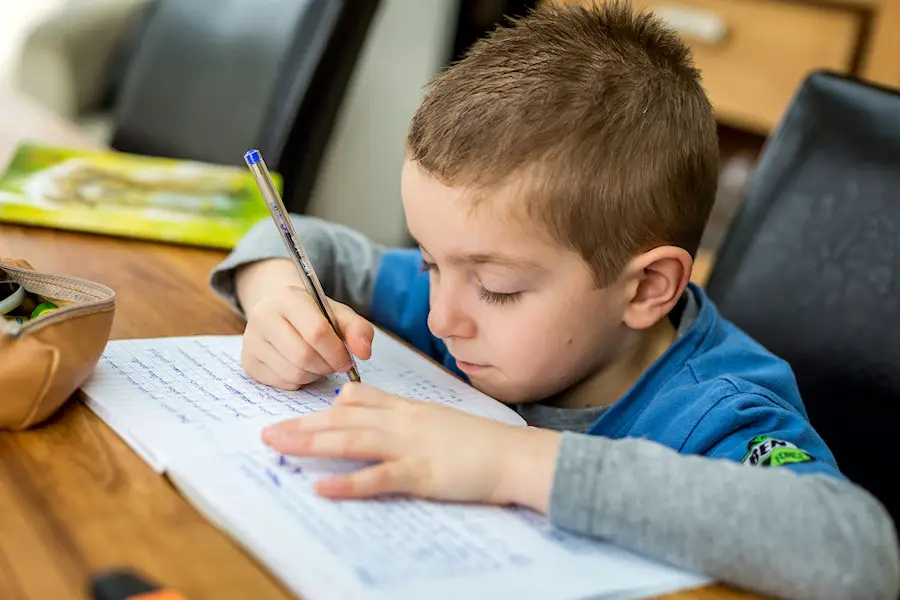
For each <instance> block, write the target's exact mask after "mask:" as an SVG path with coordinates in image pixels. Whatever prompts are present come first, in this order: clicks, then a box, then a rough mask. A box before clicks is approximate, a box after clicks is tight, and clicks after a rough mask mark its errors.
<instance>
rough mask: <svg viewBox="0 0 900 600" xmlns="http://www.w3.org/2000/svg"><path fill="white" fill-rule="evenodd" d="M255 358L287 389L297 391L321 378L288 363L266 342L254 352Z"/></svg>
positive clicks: (316, 374)
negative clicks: (284, 384)
mask: <svg viewBox="0 0 900 600" xmlns="http://www.w3.org/2000/svg"><path fill="white" fill-rule="evenodd" d="M256 358H257V359H258V360H259V361H260V363H262V364H263V366H265V367H266V368H268V369H269V370H270V371H272V373H274V374H275V376H276V377H277V378H279V379H280V380H281V381H283V382H286V383H287V385H289V386H290V387H289V388H285V389H297V388H299V387H300V386H302V385H306V384H307V383H310V382H312V381H316V380H317V379H319V378H320V377H321V375H319V374H318V373H313V372H310V371H307V370H306V369H304V368H302V367H301V366H298V365H297V364H295V363H292V362H290V361H288V360H287V359H286V358H285V357H284V356H282V355H281V353H280V352H278V350H276V349H275V346H273V345H272V344H271V343H269V342H268V341H263V343H262V344H260V345H259V347H258V348H257V350H256Z"/></svg>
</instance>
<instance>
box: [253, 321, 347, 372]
mask: <svg viewBox="0 0 900 600" xmlns="http://www.w3.org/2000/svg"><path fill="white" fill-rule="evenodd" d="M265 339H266V341H268V342H270V343H271V344H272V346H274V347H275V349H276V350H277V351H278V353H279V354H281V356H283V357H284V358H285V359H286V360H287V361H288V362H289V363H291V364H293V365H296V366H298V367H300V368H301V369H303V370H304V371H309V372H311V373H316V374H318V375H328V374H330V373H334V369H332V368H331V366H330V365H329V364H328V362H326V360H325V359H324V358H322V357H321V356H320V355H319V353H318V352H316V351H315V350H314V349H313V347H312V346H310V345H309V344H308V343H307V342H306V340H304V339H303V336H301V335H300V333H299V332H298V331H297V330H296V329H294V326H293V325H291V323H290V321H288V320H287V319H286V318H284V317H280V319H279V322H278V326H276V327H270V328H269V330H268V331H266V332H265Z"/></svg>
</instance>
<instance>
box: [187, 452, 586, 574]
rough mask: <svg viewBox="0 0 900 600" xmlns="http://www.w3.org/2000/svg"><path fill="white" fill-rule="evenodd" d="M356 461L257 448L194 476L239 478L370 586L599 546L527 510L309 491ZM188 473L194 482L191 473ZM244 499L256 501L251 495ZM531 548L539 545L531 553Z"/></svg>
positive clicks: (482, 569)
mask: <svg viewBox="0 0 900 600" xmlns="http://www.w3.org/2000/svg"><path fill="white" fill-rule="evenodd" d="M229 465H230V466H229ZM361 466H363V465H362V464H361V463H350V462H344V461H340V462H339V461H331V460H327V459H318V460H315V459H313V460H311V459H286V458H284V457H276V456H273V457H271V458H264V457H261V456H257V457H254V458H249V457H246V458H243V459H237V460H233V459H225V460H223V461H220V462H218V464H217V465H216V466H215V467H214V468H213V470H214V471H218V470H222V471H223V472H224V471H229V472H230V473H231V474H230V475H229V476H228V477H223V474H222V473H218V474H215V475H214V474H213V473H208V474H205V475H202V476H200V477H201V478H203V479H206V478H207V477H209V478H210V480H211V479H212V478H215V479H216V480H218V481H222V480H224V479H227V480H228V481H230V482H232V484H234V481H235V479H240V481H241V482H242V483H240V485H239V487H241V488H242V489H244V490H246V492H244V493H245V494H246V495H247V497H248V498H249V497H251V496H265V497H266V500H265V504H264V505H265V506H268V505H269V504H271V503H274V504H275V505H277V507H278V508H277V511H278V512H279V513H283V516H282V517H281V523H282V524H283V527H284V528H285V532H286V533H287V532H291V531H293V530H294V528H298V529H299V530H302V533H303V535H305V536H308V537H311V538H314V539H315V541H316V542H317V543H318V544H320V545H321V546H323V547H324V548H326V549H327V550H328V551H329V552H330V553H331V554H332V555H333V557H334V558H335V559H337V560H338V561H340V562H341V563H342V564H345V565H348V567H349V568H351V569H352V571H353V573H354V575H355V576H356V577H357V579H358V580H359V581H360V583H362V584H364V585H367V586H372V587H385V586H391V585H395V584H397V583H401V582H406V581H408V580H410V579H411V578H422V579H427V578H433V577H437V578H444V577H457V576H461V575H472V574H476V573H482V572H487V571H498V570H503V569H506V568H517V567H524V566H528V565H531V564H533V563H534V562H536V561H538V560H541V558H542V556H541V553H542V552H543V553H545V552H547V551H552V552H554V553H557V554H558V556H557V557H558V558H559V557H563V556H564V555H567V554H568V555H570V556H571V555H573V554H585V553H590V552H598V551H599V550H598V547H599V545H598V544H597V543H596V542H593V541H590V540H587V539H586V538H580V537H577V536H574V535H572V534H568V533H564V532H559V531H555V530H554V529H553V528H552V527H551V526H549V524H548V523H546V519H545V518H544V517H541V516H539V515H537V514H534V513H529V511H523V510H510V511H502V510H499V509H495V508H491V507H480V506H472V505H459V504H444V503H432V502H425V501H421V500H416V499H408V498H389V499H382V500H367V501H339V502H333V501H330V500H327V499H324V498H321V497H318V496H317V495H315V494H314V493H313V491H312V485H313V483H314V482H315V480H316V479H318V478H320V477H322V476H323V475H332V474H335V473H340V472H347V471H350V470H354V469H357V468H360V467H361ZM235 469H239V472H240V475H238V474H237V473H235V472H234V470H235ZM192 478H193V480H194V483H195V484H196V481H195V479H196V476H192ZM210 482H211V481H210ZM217 495H219V496H221V497H222V498H225V497H232V498H233V497H234V496H233V494H224V493H222V494H217ZM251 502H252V503H254V504H256V505H258V506H263V504H259V502H260V500H259V498H255V499H253V500H251ZM549 532H553V534H552V535H548V533H549ZM287 535H292V534H290V533H287ZM536 548H539V549H541V551H540V552H538V553H535V549H536ZM543 558H546V557H543Z"/></svg>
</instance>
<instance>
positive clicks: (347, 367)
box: [338, 359, 353, 373]
mask: <svg viewBox="0 0 900 600" xmlns="http://www.w3.org/2000/svg"><path fill="white" fill-rule="evenodd" d="M352 366H353V361H351V360H350V359H347V362H345V363H344V364H342V365H341V366H340V367H338V372H339V373H346V372H347V371H349V370H350V367H352Z"/></svg>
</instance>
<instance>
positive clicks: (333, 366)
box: [241, 284, 375, 389]
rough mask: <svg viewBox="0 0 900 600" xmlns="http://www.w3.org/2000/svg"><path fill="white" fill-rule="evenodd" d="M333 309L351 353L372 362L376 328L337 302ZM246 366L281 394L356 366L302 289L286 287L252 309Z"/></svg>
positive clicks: (244, 356)
mask: <svg viewBox="0 0 900 600" xmlns="http://www.w3.org/2000/svg"><path fill="white" fill-rule="evenodd" d="M331 308H332V310H333V311H334V315H335V317H336V318H337V321H338V327H339V329H340V330H341V331H342V332H343V333H344V335H345V336H346V340H347V346H349V348H350V350H351V352H353V354H354V355H356V356H357V357H358V358H360V359H363V360H366V359H368V358H369V357H370V356H371V355H372V338H373V337H374V336H375V329H374V328H373V327H372V324H371V323H369V322H368V321H367V320H366V319H364V318H363V317H361V316H359V315H358V314H357V313H356V312H355V311H354V310H353V309H352V308H350V307H349V306H347V305H345V304H341V303H340V302H335V301H333V300H331ZM241 364H242V365H243V367H244V370H245V371H246V372H247V374H248V375H249V376H250V377H253V378H254V379H256V380H257V381H259V382H260V383H265V384H267V385H271V386H274V387H277V388H281V389H297V388H299V387H300V386H302V385H305V384H307V383H310V382H312V381H315V380H317V379H319V378H321V377H323V376H324V375H328V374H331V373H344V372H346V371H349V370H350V366H351V363H350V356H349V355H348V354H347V348H345V347H344V343H343V342H342V341H341V338H340V337H338V335H337V334H336V333H335V332H334V330H333V329H332V328H331V325H330V324H329V323H328V319H326V318H325V315H323V314H322V311H321V310H320V309H319V307H318V305H317V303H316V301H315V300H314V299H313V298H312V297H311V296H310V295H309V292H308V291H307V290H306V288H305V287H304V286H303V285H302V284H301V285H284V286H282V287H280V288H278V289H277V290H274V291H273V292H272V293H271V294H270V295H268V296H266V297H264V298H260V299H259V300H258V301H257V302H256V303H255V304H254V305H253V306H252V307H251V308H250V309H249V311H248V312H247V327H246V329H245V330H244V339H243V345H242V349H241Z"/></svg>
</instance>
